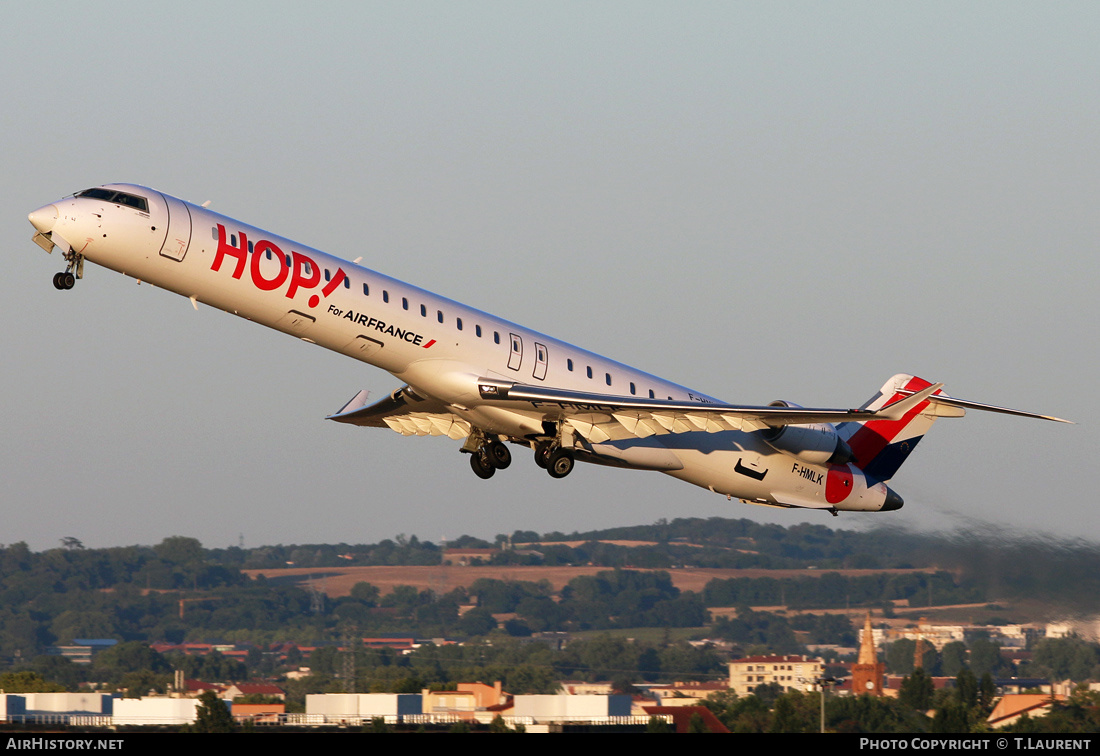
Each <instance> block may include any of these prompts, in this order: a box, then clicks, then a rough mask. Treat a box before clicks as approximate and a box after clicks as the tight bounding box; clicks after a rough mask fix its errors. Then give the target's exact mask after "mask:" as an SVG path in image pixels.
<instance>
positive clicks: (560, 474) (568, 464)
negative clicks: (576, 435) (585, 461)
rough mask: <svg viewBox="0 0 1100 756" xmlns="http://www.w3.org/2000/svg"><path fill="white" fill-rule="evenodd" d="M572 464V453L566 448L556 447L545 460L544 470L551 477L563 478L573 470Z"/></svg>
mask: <svg viewBox="0 0 1100 756" xmlns="http://www.w3.org/2000/svg"><path fill="white" fill-rule="evenodd" d="M573 464H574V462H573V455H572V454H571V453H570V452H569V451H568V450H566V449H558V450H557V451H555V452H554V453H553V454H551V455H550V459H549V460H547V463H546V472H548V473H550V477H551V478H564V477H565V476H566V475H568V474H569V473H571V472H573Z"/></svg>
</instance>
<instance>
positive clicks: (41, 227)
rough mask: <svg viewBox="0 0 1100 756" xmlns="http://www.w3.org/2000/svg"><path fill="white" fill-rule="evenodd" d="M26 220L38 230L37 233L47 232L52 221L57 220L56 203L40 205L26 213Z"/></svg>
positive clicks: (50, 227) (52, 223)
mask: <svg viewBox="0 0 1100 756" xmlns="http://www.w3.org/2000/svg"><path fill="white" fill-rule="evenodd" d="M27 220H29V221H30V222H31V225H32V226H34V227H35V229H37V230H38V233H40V234H48V233H49V232H50V231H52V230H53V225H54V223H56V222H57V205H46V206H45V207H40V208H38V209H37V210H35V211H34V212H33V213H31V214H30V215H28V216H27Z"/></svg>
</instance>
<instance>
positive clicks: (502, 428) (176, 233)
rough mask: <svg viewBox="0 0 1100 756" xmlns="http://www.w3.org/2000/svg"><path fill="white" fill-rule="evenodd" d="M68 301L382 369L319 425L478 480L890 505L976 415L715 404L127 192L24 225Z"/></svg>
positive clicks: (923, 405)
mask: <svg viewBox="0 0 1100 756" xmlns="http://www.w3.org/2000/svg"><path fill="white" fill-rule="evenodd" d="M29 218H30V222H31V225H33V226H34V228H35V230H36V231H37V232H38V233H36V234H35V235H34V241H35V242H36V243H37V244H38V245H39V246H40V247H42V248H43V249H45V250H46V251H47V252H52V250H53V249H54V248H55V247H57V248H58V249H60V251H61V253H62V256H63V257H64V259H65V261H66V263H67V265H66V269H65V271H64V272H62V273H58V274H57V275H56V276H54V285H55V286H56V287H57V288H58V289H71V288H72V287H73V284H74V283H75V281H76V279H78V278H81V277H82V276H83V271H84V261H85V260H90V261H91V262H94V263H96V264H98V265H102V266H103V267H106V268H110V269H112V270H116V271H118V272H120V273H124V274H126V275H128V276H132V277H134V278H136V279H139V280H140V281H144V282H147V283H151V284H154V285H156V286H159V287H161V288H164V289H168V290H169V291H174V292H176V293H177V294H182V295H183V296H185V297H188V298H189V299H190V300H191V302H192V304H193V305H195V306H196V308H197V303H198V302H202V303H203V304H207V305H210V306H212V307H216V308H218V309H220V310H224V311H226V312H229V313H233V314H234V315H239V316H241V317H242V318H247V319H248V320H254V321H256V322H257V323H262V324H263V325H265V326H268V327H270V328H275V329H278V330H280V331H283V332H285V333H289V334H291V335H293V336H297V337H298V338H300V339H303V340H305V341H309V342H312V343H315V344H319V345H320V346H323V347H325V348H327V349H332V350H334V351H337V352H341V353H343V354H346V355H348V356H349V357H354V358H355V359H358V360H362V361H363V362H366V363H369V364H371V365H374V366H376V367H380V368H382V369H383V370H387V371H389V372H390V373H393V374H394V375H395V376H396V377H397V378H399V379H400V380H402V381H403V382H404V383H405V384H406V385H405V386H402V387H401V388H399V389H397V390H396V391H394V392H393V393H392V394H390V395H389V396H387V397H386V398H385V399H382V400H381V401H378V402H375V403H373V404H370V403H368V401H367V392H366V391H361V392H359V394H357V395H356V396H355V397H353V398H352V400H351V401H349V402H348V403H347V404H346V405H344V407H343V408H341V409H340V410H339V411H338V412H336V414H334V415H331V416H330V417H329V419H331V420H335V421H337V422H341V423H350V424H352V425H365V426H370V427H377V428H382V427H389V428H392V429H393V430H395V431H397V432H398V433H402V434H404V435H421V436H426V435H432V436H440V435H441V436H449V437H450V438H452V439H455V440H462V441H463V442H464V443H463V445H462V448H461V451H463V452H466V453H468V454H469V455H470V464H471V467H472V468H473V471H474V473H476V474H477V475H478V476H479V477H481V478H489V477H491V476H492V475H493V474H494V473H495V472H496V471H497V470H501V469H504V468H506V467H508V465H509V464H510V463H511V452H510V451H509V449H508V446H507V443H512V444H518V445H521V446H526V447H529V448H530V449H531V450H532V451H533V456H534V459H535V463H536V464H538V465H539V466H540V467H543V468H545V469H546V470H547V471H548V472H549V473H550V475H551V476H553V477H555V478H563V477H565V476H566V475H568V474H569V472H570V471H571V470H572V469H573V466H574V461H575V460H581V461H585V462H593V463H597V464H605V465H614V466H618V467H626V468H632V469H637V470H656V471H660V472H663V473H666V474H668V475H671V476H673V477H675V478H679V479H680V480H684V481H687V482H689V483H694V484H695V485H697V486H702V487H703V488H707V489H710V490H711V491H713V492H715V493H718V494H722V495H725V496H726V497H728V498H737V499H740V500H742V501H744V502H746V503H750V504H764V505H770V506H779V507H806V508H811V509H824V510H827V511H830V512H832V514H834V515H835V514H836V513H837V511H838V510H845V511H884V510H894V509H898V508H900V507H901V505H902V499H901V497H900V496H898V495H897V494H896V493H894V491H892V490H891V489H890V488H889V487H888V486H887V485H886V483H887V481H889V480H890V479H891V478H892V477H893V476H894V474H895V473H896V472H897V470H898V468H899V467H900V466H901V464H902V463H903V462H904V461H905V460H906V458H907V457H908V456H909V453H910V452H911V451H912V450H913V447H915V446H916V444H917V442H918V441H919V440H920V439H921V437H922V436H923V435H924V433H925V432H926V431H927V429H928V428H929V427H930V426H931V425H932V423H933V422H934V421H935V419H936V418H937V417H961V416H962V415H964V414H965V409H967V408H970V409H981V410H990V411H993V412H1002V413H1007V414H1012V415H1022V416H1025V417H1035V418H1042V419H1045V420H1054V421H1056V422H1068V421H1066V420H1060V419H1059V418H1056V417H1050V416H1047V415H1037V414H1034V413H1030V412H1020V411H1018V410H1011V409H1007V408H1004V407H994V406H990V405H984V404H977V403H975V402H967V401H962V400H960V399H955V398H952V397H949V396H947V395H946V394H944V393H943V391H942V390H941V389H942V384H939V383H929V382H928V381H925V380H922V379H920V378H916V377H914V376H911V375H904V374H899V375H895V376H894V377H892V378H890V379H889V380H888V381H887V382H886V383H885V385H884V386H883V387H882V388H881V389H880V390H879V392H878V393H877V394H875V396H873V397H872V398H871V399H870V401H868V402H867V403H866V404H864V405H863V406H862V407H861V408H859V409H807V408H802V407H800V406H799V405H797V404H792V403H790V402H785V401H778V402H773V403H772V404H771V405H768V406H765V407H752V406H740V405H732V404H725V403H723V402H721V401H719V400H717V399H714V398H712V397H710V396H707V395H705V394H701V393H699V392H697V391H693V390H691V389H688V388H685V387H683V386H679V385H677V384H675V383H670V382H668V381H666V380H663V379H661V378H657V377H656V376H653V375H649V374H648V373H644V372H642V371H640V370H636V369H635V368H632V367H629V366H628V365H624V364H622V363H619V362H614V361H612V360H609V359H607V358H606V357H601V356H600V355H598V354H593V353H592V352H587V351H585V350H583V349H579V348H577V347H575V346H573V345H571V344H567V343H565V342H563V341H558V340H557V339H553V338H550V337H549V336H545V335H543V334H541V333H537V332H535V331H532V330H530V329H527V328H524V327H522V326H519V325H516V324H515V323H511V322H509V321H507V320H502V319H500V318H497V317H494V316H492V315H489V314H487V313H485V312H482V311H480V310H475V309H473V308H471V307H467V306H466V305H463V304H459V303H458V302H455V301H453V300H450V299H445V298H443V297H440V296H438V295H436V294H432V293H431V292H428V291H424V290H423V289H418V288H416V287H415V286H412V285H410V284H407V283H404V282H402V281H398V280H396V279H393V278H389V277H387V276H384V275H382V274H381V273H376V272H374V271H373V270H369V269H367V268H364V267H361V266H359V265H358V262H359V259H361V258H357V259H356V260H355V261H354V262H348V261H346V260H343V259H340V258H338V257H334V256H332V255H329V254H326V253H324V252H320V251H318V250H316V249H311V248H309V247H304V246H302V245H300V244H298V243H297V242H293V241H290V240H289V239H284V238H282V237H279V236H275V235H273V234H271V233H269V232H267V231H264V230H262V229H259V228H256V227H254V226H249V225H246V224H244V223H240V222H239V221H235V220H233V219H232V218H227V217H225V216H223V215H218V214H217V213H213V212H211V211H210V210H208V209H206V208H205V207H200V206H197V205H192V204H190V203H187V202H184V201H183V200H179V199H176V198H175V197H171V196H169V195H167V194H162V193H160V192H157V191H154V190H152V189H148V188H146V187H143V186H135V185H132V184H107V185H105V186H99V187H95V188H92V189H86V190H84V191H82V192H77V193H76V194H75V195H72V196H69V197H66V198H64V199H61V200H58V201H56V202H53V203H51V204H48V205H46V206H45V207H41V208H39V209H38V210H35V211H34V212H32V213H31V214H30V216H29Z"/></svg>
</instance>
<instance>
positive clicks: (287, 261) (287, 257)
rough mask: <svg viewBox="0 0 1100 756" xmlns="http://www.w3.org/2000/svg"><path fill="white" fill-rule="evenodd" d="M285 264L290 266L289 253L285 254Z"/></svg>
mask: <svg viewBox="0 0 1100 756" xmlns="http://www.w3.org/2000/svg"><path fill="white" fill-rule="evenodd" d="M251 243H252V242H249V244H251ZM286 266H287V267H288V268H289V267H290V255H287V256H286Z"/></svg>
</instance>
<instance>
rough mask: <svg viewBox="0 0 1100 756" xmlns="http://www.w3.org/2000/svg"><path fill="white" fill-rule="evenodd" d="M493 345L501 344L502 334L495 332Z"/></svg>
mask: <svg viewBox="0 0 1100 756" xmlns="http://www.w3.org/2000/svg"><path fill="white" fill-rule="evenodd" d="M493 343H494V344H499V343H500V333H499V332H498V331H493Z"/></svg>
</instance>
